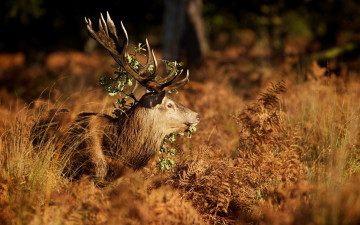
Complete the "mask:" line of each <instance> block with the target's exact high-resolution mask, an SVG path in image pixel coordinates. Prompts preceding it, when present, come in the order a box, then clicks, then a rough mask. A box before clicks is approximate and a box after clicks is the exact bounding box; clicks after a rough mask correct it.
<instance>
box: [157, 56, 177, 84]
mask: <svg viewBox="0 0 360 225" xmlns="http://www.w3.org/2000/svg"><path fill="white" fill-rule="evenodd" d="M176 65H177V64H176V61H175V62H174V63H173V70H172V71H171V73H170V74H169V75H167V76H166V77H164V78H162V79H160V80H158V82H159V83H160V84H161V83H164V82H166V83H169V82H172V81H173V80H174V79H175V78H176V77H177V76H178V75H180V74H181V72H180V73H179V74H177V75H175V72H176ZM170 78H171V80H169V81H168V79H170Z"/></svg>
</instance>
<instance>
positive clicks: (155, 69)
mask: <svg viewBox="0 0 360 225" xmlns="http://www.w3.org/2000/svg"><path fill="white" fill-rule="evenodd" d="M151 55H152V59H153V62H154V70H153V73H154V74H156V71H157V69H158V64H157V60H156V57H155V53H154V50H152V49H151Z"/></svg>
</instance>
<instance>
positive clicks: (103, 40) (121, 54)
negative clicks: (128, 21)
mask: <svg viewBox="0 0 360 225" xmlns="http://www.w3.org/2000/svg"><path fill="white" fill-rule="evenodd" d="M85 22H86V24H87V26H86V27H87V29H88V31H89V35H90V36H91V37H92V38H93V39H95V40H96V41H97V42H99V43H100V44H101V45H102V46H103V47H105V48H106V49H107V50H108V51H109V52H110V54H111V56H112V57H113V58H114V59H115V61H116V62H117V63H118V64H119V65H120V66H122V67H123V68H124V70H125V71H126V72H128V73H129V74H130V75H131V76H132V77H133V78H134V79H136V80H137V81H138V82H139V83H140V84H141V85H142V86H144V87H146V88H148V89H150V91H153V92H161V91H168V90H173V89H176V88H180V87H182V86H184V85H185V84H187V83H188V82H189V70H187V73H186V76H185V78H184V79H182V80H179V81H177V82H174V80H175V78H176V77H177V76H178V75H180V74H181V73H182V70H181V71H180V72H179V73H178V74H177V75H176V74H175V72H176V65H177V64H176V62H174V63H173V70H172V72H171V73H170V74H168V75H167V76H166V77H164V78H162V79H160V80H155V78H156V76H157V61H156V58H155V54H154V51H153V50H152V49H150V45H149V42H148V40H147V39H146V47H147V51H148V54H147V60H146V64H145V65H141V67H140V68H141V69H140V70H139V71H136V70H134V69H133V68H132V67H131V66H130V65H129V63H128V61H127V59H126V54H127V48H128V44H129V38H128V34H127V32H126V30H125V27H124V25H123V23H122V22H120V23H121V28H122V30H123V32H124V35H125V40H124V43H123V45H122V47H121V45H120V44H119V38H118V36H117V32H116V27H115V24H114V22H113V21H112V20H111V18H110V15H109V13H108V12H107V18H106V22H105V20H104V17H103V15H102V14H101V13H100V19H99V31H98V32H95V31H94V30H93V29H92V23H91V20H90V19H87V18H86V17H85ZM150 53H151V56H150ZM151 61H153V63H154V69H153V71H152V72H151V73H150V74H149V72H148V69H149V67H150V65H151Z"/></svg>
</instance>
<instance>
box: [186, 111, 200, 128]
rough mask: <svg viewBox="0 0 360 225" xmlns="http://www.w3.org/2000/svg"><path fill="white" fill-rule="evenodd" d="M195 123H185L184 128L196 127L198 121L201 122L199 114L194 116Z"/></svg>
mask: <svg viewBox="0 0 360 225" xmlns="http://www.w3.org/2000/svg"><path fill="white" fill-rule="evenodd" d="M195 120H196V121H195V122H187V123H185V125H186V126H193V127H195V126H196V125H198V123H200V120H201V116H200V115H199V114H197V115H196V116H195Z"/></svg>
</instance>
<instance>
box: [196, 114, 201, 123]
mask: <svg viewBox="0 0 360 225" xmlns="http://www.w3.org/2000/svg"><path fill="white" fill-rule="evenodd" d="M196 119H197V120H198V121H199V122H200V120H201V116H200V115H199V114H198V115H197V116H196Z"/></svg>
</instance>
